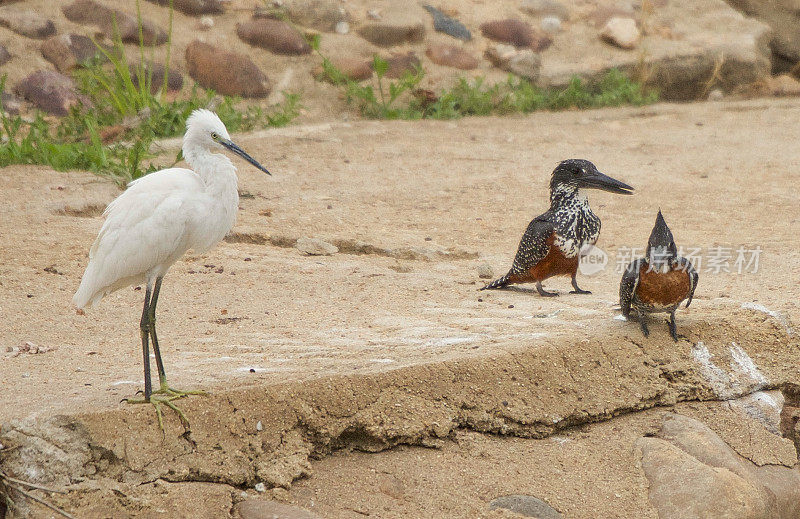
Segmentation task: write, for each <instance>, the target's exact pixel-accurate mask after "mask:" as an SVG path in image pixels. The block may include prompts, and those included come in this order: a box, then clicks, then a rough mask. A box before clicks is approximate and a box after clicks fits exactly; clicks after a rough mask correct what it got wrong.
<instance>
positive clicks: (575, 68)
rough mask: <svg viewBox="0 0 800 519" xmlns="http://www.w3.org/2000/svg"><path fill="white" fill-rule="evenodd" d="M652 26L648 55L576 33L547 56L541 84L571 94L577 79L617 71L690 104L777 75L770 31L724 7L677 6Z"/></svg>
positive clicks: (719, 0) (695, 2) (710, 0)
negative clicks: (715, 91) (565, 89)
mask: <svg viewBox="0 0 800 519" xmlns="http://www.w3.org/2000/svg"><path fill="white" fill-rule="evenodd" d="M687 13H691V16H689V15H687ZM648 24H649V26H650V27H651V28H652V30H651V31H650V32H649V33H648V35H647V36H646V37H645V38H644V39H643V40H642V43H641V45H640V48H641V49H642V51H640V52H639V51H637V52H630V51H626V50H624V49H616V48H613V47H611V46H609V45H608V44H606V43H604V42H602V41H601V40H600V39H599V38H598V37H597V32H596V31H594V30H584V31H574V30H571V31H572V32H571V34H570V38H571V44H570V45H559V46H557V47H551V48H550V49H549V50H548V51H547V53H546V56H547V58H546V59H544V60H543V62H542V70H541V76H540V84H541V85H542V86H551V87H563V86H566V85H567V84H569V82H570V80H571V78H572V77H573V76H578V77H581V78H583V79H588V80H594V79H598V78H600V77H602V76H603V75H605V74H606V73H607V72H608V70H610V69H612V68H617V69H620V70H622V71H623V72H625V73H626V74H628V75H629V76H631V77H634V78H637V77H645V78H646V82H647V84H648V85H649V86H652V87H655V88H657V89H658V90H659V92H660V95H661V98H662V99H664V100H674V101H687V100H696V99H705V98H706V97H707V95H708V92H710V91H711V90H713V89H715V88H719V89H721V90H722V91H723V92H725V93H728V92H732V91H734V90H737V89H739V88H741V87H744V86H749V85H751V84H753V83H755V82H762V81H764V80H765V79H766V78H767V77H768V76H769V74H770V68H771V63H770V50H769V41H770V37H771V33H770V29H769V27H768V26H767V25H765V24H763V23H762V22H759V21H758V20H754V19H752V18H746V17H744V16H742V15H741V14H740V13H738V12H737V11H736V10H735V9H733V8H732V7H730V6H728V5H727V4H726V3H725V2H724V1H723V0H670V2H669V3H667V4H666V5H665V6H663V7H661V8H659V9H657V10H655V11H654V13H653V14H652V15H651V18H650V19H649V20H648ZM601 27H602V26H601ZM669 27H672V29H671V30H669V31H668V30H666V29H665V28H669ZM670 31H671V35H670ZM662 34H665V35H662Z"/></svg>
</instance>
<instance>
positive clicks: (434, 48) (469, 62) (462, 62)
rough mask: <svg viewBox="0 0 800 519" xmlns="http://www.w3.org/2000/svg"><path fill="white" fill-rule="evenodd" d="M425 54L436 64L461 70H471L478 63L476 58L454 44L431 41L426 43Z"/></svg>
mask: <svg viewBox="0 0 800 519" xmlns="http://www.w3.org/2000/svg"><path fill="white" fill-rule="evenodd" d="M425 55H426V56H428V58H430V60H431V61H433V62H434V63H436V64H437V65H443V66H445V67H454V68H458V69H461V70H472V69H474V68H476V67H477V66H478V65H479V64H480V60H478V58H476V57H475V56H473V55H472V54H470V53H469V52H467V51H466V50H464V49H463V48H461V47H458V46H456V45H446V44H442V43H432V44H430V45H428V49H427V50H426V51H425Z"/></svg>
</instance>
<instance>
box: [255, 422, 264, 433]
mask: <svg viewBox="0 0 800 519" xmlns="http://www.w3.org/2000/svg"><path fill="white" fill-rule="evenodd" d="M263 430H264V424H262V423H261V420H259V421H258V422H256V431H263Z"/></svg>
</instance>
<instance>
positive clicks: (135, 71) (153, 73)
mask: <svg viewBox="0 0 800 519" xmlns="http://www.w3.org/2000/svg"><path fill="white" fill-rule="evenodd" d="M128 68H129V69H130V72H131V81H132V82H133V86H135V87H137V88H138V87H139V65H138V64H133V65H129V66H128ZM148 69H150V70H148ZM164 72H165V68H164V65H162V64H161V63H147V64H146V65H145V68H144V70H143V73H144V74H145V77H146V76H147V75H148V74H149V75H150V92H151V93H153V94H155V93H156V92H158V91H159V90H161V88H162V87H163V86H164ZM181 88H183V75H182V74H181V73H180V72H179V71H178V69H174V68H171V69H169V74H168V75H167V90H169V91H170V92H177V91H178V90H180V89H181Z"/></svg>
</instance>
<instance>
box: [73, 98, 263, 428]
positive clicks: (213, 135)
mask: <svg viewBox="0 0 800 519" xmlns="http://www.w3.org/2000/svg"><path fill="white" fill-rule="evenodd" d="M225 149H227V150H230V151H232V152H233V153H235V154H237V155H239V156H240V157H242V158H244V159H245V160H247V161H248V162H249V163H250V164H252V165H253V166H255V167H257V168H258V169H260V170H261V171H263V172H265V173H267V174H270V173H269V171H267V170H266V168H264V166H262V165H261V164H259V163H258V162H257V161H256V160H255V159H253V158H252V157H251V156H250V155H248V154H247V153H245V151H244V150H242V149H241V148H240V147H239V146H237V145H236V144H234V143H233V142H231V140H230V136H229V135H228V131H227V130H226V129H225V125H224V124H223V123H222V121H220V119H219V117H217V115H216V114H215V113H213V112H210V111H208V110H195V111H194V112H192V114H191V115H190V116H189V118H188V119H187V120H186V134H185V135H184V137H183V156H184V158H185V159H186V162H188V163H189V165H190V166H192V168H193V170H190V169H184V168H169V169H162V170H161V171H156V172H154V173H151V174H149V175H147V176H145V177H143V178H140V179H138V180H135V181H133V182H131V183H130V184H129V185H128V188H127V189H126V190H125V192H123V193H122V194H121V195H119V196H118V197H117V198H116V199H115V200H114V201H112V202H111V203H110V204H109V205H108V207H107V208H106V210H105V212H104V213H103V215H104V216H105V219H106V220H105V222H104V223H103V226H102V228H101V229H100V233H99V234H98V235H97V239H96V240H95V242H94V244H93V245H92V248H91V249H90V251H89V265H88V266H87V267H86V272H85V273H84V274H83V279H82V280H81V284H80V287H79V288H78V291H77V292H76V293H75V296H74V297H73V299H72V301H73V303H74V304H75V306H77V307H78V308H84V307H85V306H87V305H89V304H91V306H93V307H94V306H97V304H98V303H99V302H100V300H101V299H102V298H103V297H104V296H106V295H107V294H109V293H111V292H113V291H115V290H118V289H120V288H123V287H127V286H130V285H137V284H140V283H146V284H147V290H146V292H145V295H144V309H143V310H142V319H141V325H140V329H141V339H142V355H143V360H144V399H141V400H131V399H129V400H128V402H130V403H148V402H149V403H152V404H153V405H154V406H155V408H156V413H157V416H158V422H159V425H160V426H162V429H163V424H162V420H161V406H162V405H166V406H167V407H169V408H171V409H173V410H174V411H175V412H176V413H177V414H178V416H179V417H180V419H181V422H182V423H183V424H184V426H187V425H188V421H187V420H186V417H185V415H184V414H183V412H182V411H181V410H180V409H179V408H178V407H177V406H175V404H173V403H172V401H173V400H175V399H177V398H181V397H183V396H186V395H189V394H202V392H197V391H195V392H192V391H179V390H176V389H172V388H170V387H169V386H168V385H167V376H166V373H165V371H164V363H163V362H162V361H161V352H160V351H159V347H158V338H157V336H156V303H157V302H158V294H159V291H160V290H161V281H162V279H163V278H164V275H165V274H166V273H167V270H168V269H169V267H170V266H172V264H173V263H175V262H176V261H178V259H179V258H180V257H181V256H183V254H184V253H185V252H186V251H188V250H189V249H192V250H194V251H195V252H196V253H197V254H202V253H203V252H205V251H207V250H209V249H210V248H211V247H213V246H214V245H215V244H216V243H217V242H219V241H220V240H221V239H222V238H223V237H224V236H225V234H227V232H228V231H229V230H230V229H231V227H233V224H234V222H235V220H236V211H237V209H238V207H239V193H238V190H237V184H236V167H235V166H234V165H233V163H232V162H231V161H230V159H229V158H228V157H226V156H225V155H223V154H221V153H218V152H220V151H223V150H225ZM150 344H152V346H153V353H154V354H155V360H156V365H157V367H158V379H159V383H160V388H159V389H157V390H156V391H153V389H152V382H151V380H150V352H149V345H150Z"/></svg>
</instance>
